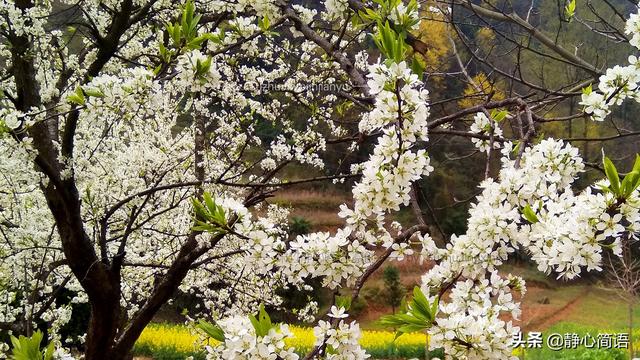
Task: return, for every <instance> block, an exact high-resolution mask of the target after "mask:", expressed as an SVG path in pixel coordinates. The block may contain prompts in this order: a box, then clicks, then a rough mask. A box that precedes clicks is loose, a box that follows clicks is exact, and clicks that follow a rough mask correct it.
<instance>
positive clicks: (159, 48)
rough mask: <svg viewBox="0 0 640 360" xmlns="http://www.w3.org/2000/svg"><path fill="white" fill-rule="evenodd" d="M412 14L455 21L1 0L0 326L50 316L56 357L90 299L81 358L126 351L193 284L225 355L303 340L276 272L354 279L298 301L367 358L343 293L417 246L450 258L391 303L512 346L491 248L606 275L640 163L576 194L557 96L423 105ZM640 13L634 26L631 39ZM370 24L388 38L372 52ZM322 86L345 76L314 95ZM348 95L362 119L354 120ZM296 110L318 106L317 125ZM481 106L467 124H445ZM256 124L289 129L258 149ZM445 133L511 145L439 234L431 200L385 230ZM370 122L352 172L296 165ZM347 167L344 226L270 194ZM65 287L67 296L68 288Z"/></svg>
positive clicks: (471, 343) (416, 317) (487, 354)
mask: <svg viewBox="0 0 640 360" xmlns="http://www.w3.org/2000/svg"><path fill="white" fill-rule="evenodd" d="M453 5H455V6H463V7H464V6H472V5H469V4H457V3H456V4H453ZM473 6H476V5H473ZM473 6H472V7H473ZM318 9H320V10H321V11H318ZM474 9H475V10H476V11H480V13H482V11H481V10H482V7H480V9H476V8H474ZM485 10H486V9H485ZM420 11H427V12H431V13H434V14H436V15H433V16H437V17H439V18H440V19H441V20H443V21H449V20H452V19H453V14H452V9H451V8H447V7H444V6H440V7H432V8H428V9H420V7H419V5H418V3H417V2H416V1H409V2H402V1H400V0H376V1H373V2H361V1H359V0H349V1H347V0H327V1H325V2H323V3H322V4H318V5H317V7H314V6H304V5H300V4H293V3H290V2H288V1H284V0H269V1H245V0H236V1H202V2H199V1H198V2H191V1H189V2H186V3H185V4H181V5H179V4H176V3H174V2H172V1H160V0H148V1H139V0H136V1H133V0H125V1H106V2H75V1H59V2H48V1H29V0H18V1H3V2H2V3H0V15H1V16H2V18H3V20H4V22H3V23H2V24H1V25H0V59H1V61H2V64H3V66H2V68H1V69H0V84H1V89H2V97H1V98H0V106H1V108H0V158H1V159H2V161H0V169H1V176H0V257H1V258H2V259H3V261H2V263H1V264H0V308H2V312H0V328H2V329H5V330H8V331H11V332H13V333H16V334H17V333H21V334H22V333H24V334H30V333H32V332H33V331H34V328H35V326H36V323H37V322H41V321H44V322H46V323H47V324H48V327H49V332H50V334H51V335H52V337H53V339H54V341H56V342H57V343H58V345H59V346H58V348H59V352H60V353H61V352H62V351H63V349H62V346H63V345H64V341H65V340H67V339H61V338H60V336H59V332H58V330H59V329H60V328H61V326H63V325H64V324H65V323H66V322H68V321H69V319H70V317H72V316H73V314H72V310H71V309H72V304H73V303H88V304H89V305H90V308H91V317H90V321H89V323H88V324H87V328H86V337H83V341H84V342H85V347H84V356H85V359H88V360H89V359H90V360H95V359H115V360H119V359H124V358H126V357H127V356H128V355H129V353H130V351H131V349H132V347H133V345H134V343H135V341H136V339H137V338H138V336H139V335H140V333H141V332H142V330H143V329H144V327H145V326H146V325H147V324H148V323H149V322H150V321H151V320H152V318H153V317H154V316H155V315H156V313H157V312H158V310H159V309H160V308H161V307H162V306H163V305H164V304H166V303H168V302H169V301H170V300H171V299H172V297H173V295H174V294H175V293H176V291H177V290H181V291H183V292H185V293H189V294H192V295H194V296H197V297H198V298H199V299H201V301H202V303H203V304H204V306H203V308H201V309H199V313H196V314H195V315H197V316H202V317H206V318H208V319H209V320H214V321H212V322H202V324H201V328H202V329H203V330H204V331H206V332H207V333H208V334H209V335H210V336H212V337H214V338H216V339H218V340H219V341H220V345H219V346H216V347H214V348H209V349H208V350H209V352H210V356H211V357H212V358H225V359H242V358H247V359H249V358H251V359H255V358H265V359H266V358H268V359H275V358H282V359H296V358H298V355H297V354H296V353H295V352H294V350H295V349H287V348H285V346H284V342H283V341H282V339H283V338H285V337H287V336H291V334H290V332H289V331H288V329H287V326H286V325H277V324H273V323H272V322H271V320H270V318H269V316H268V314H267V313H266V311H265V310H264V307H262V306H260V308H259V305H260V304H268V305H271V306H276V307H277V306H278V305H279V304H280V302H281V299H280V298H279V297H278V296H277V295H276V293H275V289H278V288H282V287H299V288H303V287H305V286H306V285H305V280H307V279H309V278H319V279H321V280H322V282H323V285H324V286H326V287H328V288H331V289H334V290H336V291H337V290H339V289H342V290H343V296H341V297H336V299H335V303H334V304H333V306H332V307H331V309H330V311H329V313H328V314H326V317H325V316H324V315H323V314H317V308H316V307H315V306H314V305H315V304H313V303H310V304H309V305H308V306H307V307H305V308H303V309H299V311H298V313H299V314H300V315H301V316H303V317H305V318H307V319H308V318H311V319H313V318H314V317H316V316H317V317H318V319H319V321H318V322H317V326H316V328H315V334H316V337H317V342H316V346H315V348H314V349H313V351H312V352H311V353H310V354H308V355H307V357H308V358H332V359H342V358H344V359H360V358H366V357H367V355H366V353H365V352H364V351H363V349H361V348H360V346H359V345H358V337H359V327H358V324H357V323H356V322H353V321H349V320H346V318H347V317H348V314H347V313H346V312H347V310H348V308H349V305H348V304H349V303H350V300H351V299H354V298H357V297H358V295H359V291H360V289H361V288H362V287H363V285H364V283H365V282H366V281H367V280H368V278H369V277H370V276H371V275H372V274H373V272H374V271H375V270H376V269H378V268H379V267H380V266H381V265H382V264H383V263H384V262H385V261H386V260H387V259H389V258H392V259H396V260H398V261H401V260H402V259H403V258H404V256H405V255H407V254H411V253H412V252H413V249H419V251H420V253H421V255H422V256H423V257H424V258H425V259H429V260H433V261H434V263H435V265H434V267H433V268H432V269H431V270H430V271H429V272H427V273H426V274H425V275H424V276H423V279H422V286H421V288H419V289H415V291H414V297H413V300H412V303H411V306H410V307H409V310H408V311H409V312H408V313H407V314H401V315H402V316H400V317H392V318H388V319H386V321H387V322H388V323H391V324H395V325H398V326H400V328H401V329H405V330H407V331H409V330H420V331H426V332H428V333H429V334H431V339H432V340H431V344H430V346H431V347H432V348H443V349H444V351H445V354H446V355H447V356H451V357H456V358H474V359H476V358H486V359H504V358H508V357H509V356H511V350H510V348H509V346H508V345H509V344H508V342H509V339H510V337H511V336H512V334H513V333H514V332H515V331H517V328H516V327H514V326H513V325H512V323H511V322H506V321H503V320H501V317H500V316H501V315H502V314H504V313H511V314H513V315H514V317H517V316H518V313H519V304H518V303H517V301H516V300H515V299H514V297H513V292H519V293H524V291H525V286H524V282H523V281H522V279H520V278H518V277H514V276H506V277H505V276H502V275H500V274H498V272H497V267H498V266H499V265H500V264H502V263H503V262H504V261H505V260H506V259H507V258H508V256H509V254H511V253H513V252H514V251H515V250H516V249H520V248H521V249H525V251H528V252H529V253H530V254H531V255H532V259H533V260H534V261H535V262H536V263H537V264H538V267H539V269H540V270H541V271H544V272H547V273H549V272H551V271H552V270H553V271H555V272H557V273H558V274H560V276H563V277H567V278H573V277H576V276H578V275H579V274H580V272H581V271H583V270H599V269H600V266H601V262H602V260H601V258H602V252H603V251H612V252H613V253H614V254H619V253H620V252H621V251H622V250H621V249H622V247H621V243H622V242H625V241H631V240H632V239H635V237H636V234H637V231H638V227H639V226H640V216H639V214H638V205H640V204H639V202H640V199H639V194H638V190H637V188H638V184H639V182H640V180H639V179H640V175H639V174H640V161H636V164H635V166H634V168H633V171H631V172H630V173H629V174H627V175H626V176H624V177H623V178H622V179H621V177H620V176H619V175H618V173H617V171H616V170H615V167H614V166H613V164H612V163H610V162H609V161H608V160H606V161H605V170H606V175H607V179H606V180H604V181H602V182H599V183H597V184H596V185H595V186H594V187H589V188H587V189H583V190H580V191H577V192H576V191H574V189H572V187H571V186H572V184H573V182H574V180H575V179H576V177H577V175H578V174H579V173H580V172H581V171H582V170H583V168H584V166H585V164H584V162H583V160H582V159H581V158H580V157H579V154H578V151H577V149H576V148H574V147H572V146H571V145H569V144H567V143H563V142H562V141H559V140H553V139H540V140H537V141H536V140H535V139H534V135H535V131H536V124H537V123H538V122H540V121H543V120H544V117H543V116H542V115H538V114H536V113H535V111H536V110H537V109H540V108H541V106H542V105H543V104H545V102H547V101H559V100H558V99H556V100H554V99H551V100H548V99H542V100H540V99H537V100H535V102H534V100H530V99H528V98H527V97H524V96H513V97H510V98H505V99H503V100H499V101H491V99H487V101H485V102H483V103H481V104H480V105H477V106H472V107H470V108H466V109H461V110H459V111H458V112H455V113H452V114H448V115H443V116H441V117H439V118H432V119H430V118H429V116H430V112H432V105H433V104H431V103H430V100H429V93H428V91H427V89H426V85H425V82H424V81H423V80H422V75H423V69H424V67H423V64H422V63H421V60H420V58H419V55H420V54H422V53H425V52H426V51H428V49H427V48H426V47H425V44H424V43H423V42H422V41H420V40H419V39H417V38H416V37H414V36H413V35H412V31H414V30H415V29H417V28H418V27H419V22H420ZM486 11H490V10H486ZM487 14H488V16H489V15H491V16H494V17H495V16H497V15H496V14H494V13H491V12H489V13H487ZM637 19H638V17H637V15H633V16H632V17H631V19H630V20H629V22H628V24H627V31H628V32H629V34H631V35H632V36H633V39H632V41H631V44H632V45H634V46H637V45H638V44H637V41H635V40H637V39H636V37H638V36H640V35H638V32H639V31H640V28H639V27H638V26H637V24H636V23H637V22H638V21H637ZM523 26H524V27H526V24H525V25H523ZM537 36H541V35H540V34H538V35H537ZM367 38H373V40H374V41H373V43H375V46H376V48H377V49H378V52H379V54H380V55H379V57H378V55H376V56H375V57H374V58H371V59H370V58H369V52H368V51H369V50H371V49H370V48H368V46H367V42H366V41H365V40H366V39H367ZM541 39H544V37H543V38H541ZM541 41H542V40H541ZM556 50H558V51H559V52H560V53H561V55H562V54H564V56H566V57H569V58H571V54H566V53H564V52H562V51H561V50H562V49H556ZM574 57H575V56H574ZM458 59H459V58H458ZM459 60H460V59H459ZM573 60H576V59H573ZM578 60H580V59H577V60H576V61H578ZM636 60H637V59H635V58H634V57H632V58H630V62H631V64H630V65H629V66H627V67H625V68H620V69H619V68H613V69H611V70H608V71H607V72H606V74H605V75H603V77H602V78H601V79H600V81H599V91H596V90H589V89H586V90H585V91H584V95H583V99H582V101H583V103H584V105H585V106H586V111H587V112H588V113H589V114H591V115H593V116H594V117H595V120H601V119H602V118H603V117H604V116H606V115H607V114H608V110H607V109H608V108H609V106H611V105H613V104H616V103H619V102H621V101H622V100H623V99H624V98H627V97H633V98H636V99H637V91H636V88H637V83H638V81H639V80H640V78H639V77H638V75H637V74H638V67H637V66H636V64H637V61H636ZM460 63H462V62H461V61H460ZM585 66H586V65H585ZM590 69H591V68H590ZM591 70H593V69H591ZM461 71H462V72H465V69H464V67H462V70H461ZM321 84H332V85H334V86H333V87H330V90H329V91H324V90H323V91H314V89H315V88H317V86H318V85H321ZM275 85H277V86H275ZM345 104H346V105H345ZM541 104H542V105H541ZM345 108H353V111H354V112H356V113H357V116H358V123H357V124H345V123H344V122H342V121H340V120H341V119H340V118H341V117H342V111H343V110H344V109H345ZM291 109H303V110H302V112H303V113H304V114H305V115H304V116H305V119H306V121H305V122H304V126H303V127H300V126H299V124H297V123H296V122H294V121H293V120H292V119H290V118H288V116H287V114H288V113H289V111H290V110H291ZM466 116H473V119H474V121H473V124H472V125H471V126H470V127H469V129H468V131H459V130H452V129H448V128H447V126H448V125H450V124H452V123H454V122H459V121H462V120H463V119H464V118H465V117H466ZM503 121H514V122H519V124H520V134H519V136H513V138H512V139H508V138H505V135H504V134H505V133H506V132H503V129H502V128H501V126H502V125H501V124H502V122H503ZM258 122H267V123H271V124H274V126H276V125H277V126H276V127H277V129H278V131H279V134H278V135H277V136H276V137H275V138H274V139H273V140H272V141H271V142H270V143H268V144H264V141H263V139H262V138H261V137H260V136H259V131H258V130H259V129H258V126H257V124H258ZM350 125H355V126H350ZM430 132H431V133H440V134H446V135H450V136H464V137H468V138H471V139H473V143H474V144H475V145H476V146H477V147H478V148H479V149H480V150H481V151H482V152H486V153H487V154H489V155H491V153H492V152H495V151H498V149H500V151H501V154H502V155H501V169H500V173H499V176H497V177H496V178H495V179H491V178H487V179H486V180H485V181H484V182H483V183H482V184H481V189H482V193H481V195H480V196H478V198H477V199H476V202H475V204H474V205H473V206H472V208H471V211H470V213H469V219H468V224H469V226H468V228H469V230H468V231H467V233H466V234H463V235H460V236H454V237H452V238H451V239H450V241H449V242H448V244H446V246H439V245H436V243H435V242H434V241H433V240H432V238H431V236H430V235H429V233H428V227H427V226H426V223H425V221H424V220H422V218H421V217H418V218H419V219H420V220H419V222H418V223H417V224H416V225H414V226H411V227H408V228H402V227H400V226H399V225H398V224H393V226H389V225H388V224H389V222H390V219H391V218H392V215H393V214H394V213H395V212H397V211H399V210H400V209H401V208H403V207H407V206H410V207H412V208H414V210H415V209H416V203H417V201H416V194H415V191H414V189H415V184H416V182H417V181H419V180H420V179H421V178H423V177H425V176H428V175H429V174H430V173H431V172H432V171H433V170H434V168H433V166H432V165H431V160H430V158H429V155H428V154H427V151H426V149H425V144H427V143H428V142H429V135H430ZM366 139H370V141H373V144H374V145H373V150H372V152H371V154H370V156H369V157H368V159H367V160H366V161H364V162H362V163H359V164H355V165H354V166H353V167H352V168H351V169H350V170H351V171H349V172H345V173H336V174H332V175H328V176H321V177H310V178H302V179H297V180H289V179H287V178H286V176H285V175H284V172H283V169H285V168H286V167H287V166H288V165H289V164H291V163H294V162H295V163H301V164H304V165H305V166H309V167H316V168H319V169H322V168H323V167H324V166H325V162H324V160H323V154H324V152H325V151H327V149H329V148H330V147H332V146H334V145H335V144H341V143H347V144H349V145H350V146H351V148H352V149H355V148H357V147H358V146H359V145H360V144H362V143H363V141H365V140H366ZM345 179H354V185H353V191H352V194H353V203H352V204H351V205H350V206H348V205H343V206H342V207H341V209H340V213H339V215H340V217H341V218H343V219H344V226H342V227H341V228H340V229H338V230H337V231H336V232H335V233H320V232H319V233H311V234H307V235H300V236H297V237H296V238H295V239H293V240H291V241H289V240H288V237H287V229H286V221H285V220H286V218H287V209H284V208H282V207H279V206H275V205H271V204H268V203H267V202H266V201H265V200H266V199H268V198H269V197H270V196H271V195H272V194H273V193H274V192H275V191H277V190H279V189H282V188H285V187H291V186H295V185H296V184H300V183H309V182H319V181H332V180H333V181H343V180H345ZM417 210H418V212H419V204H417ZM346 289H348V290H349V292H348V293H349V296H344V293H345V291H344V290H346ZM62 292H67V293H71V294H73V295H72V297H71V300H70V301H67V302H60V301H57V300H56V299H57V298H58V297H59V295H60V294H61V293H62ZM445 293H446V294H447V296H443V295H444V294H445ZM258 308H259V309H260V310H259V312H258V316H257V317H256V316H253V315H251V316H249V315H250V314H253V313H256V312H257V311H258ZM4 350H6V349H4Z"/></svg>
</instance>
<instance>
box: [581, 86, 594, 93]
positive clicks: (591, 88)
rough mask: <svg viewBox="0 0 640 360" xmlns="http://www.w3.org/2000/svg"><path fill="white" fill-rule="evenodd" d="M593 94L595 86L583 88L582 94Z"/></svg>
mask: <svg viewBox="0 0 640 360" xmlns="http://www.w3.org/2000/svg"><path fill="white" fill-rule="evenodd" d="M592 92H593V86H592V84H589V86H587V87H584V88H582V93H583V94H585V95H589V94H591V93H592Z"/></svg>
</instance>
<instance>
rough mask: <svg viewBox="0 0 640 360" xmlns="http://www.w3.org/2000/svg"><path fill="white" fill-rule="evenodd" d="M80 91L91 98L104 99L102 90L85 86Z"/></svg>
mask: <svg viewBox="0 0 640 360" xmlns="http://www.w3.org/2000/svg"><path fill="white" fill-rule="evenodd" d="M82 91H83V92H84V93H85V94H86V95H87V96H93V97H98V98H103V97H104V93H103V92H102V90H100V89H99V88H97V87H93V86H85V87H83V88H82Z"/></svg>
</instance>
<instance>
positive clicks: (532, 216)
mask: <svg viewBox="0 0 640 360" xmlns="http://www.w3.org/2000/svg"><path fill="white" fill-rule="evenodd" d="M522 216H524V218H525V219H527V221H529V222H530V223H532V224H535V223H537V222H538V221H540V220H539V219H538V215H536V213H535V212H534V211H533V209H532V208H531V206H529V205H527V206H525V207H524V208H523V209H522Z"/></svg>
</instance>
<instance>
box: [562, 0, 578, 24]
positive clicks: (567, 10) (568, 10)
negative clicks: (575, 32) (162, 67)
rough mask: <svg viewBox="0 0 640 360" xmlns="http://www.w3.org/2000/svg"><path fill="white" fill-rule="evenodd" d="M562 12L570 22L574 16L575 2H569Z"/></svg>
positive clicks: (573, 0) (572, 0) (574, 0)
mask: <svg viewBox="0 0 640 360" xmlns="http://www.w3.org/2000/svg"><path fill="white" fill-rule="evenodd" d="M564 12H565V15H566V16H567V18H568V19H569V20H571V19H572V18H573V17H574V15H575V14H576V0H571V1H569V3H568V4H567V6H565V7H564Z"/></svg>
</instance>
